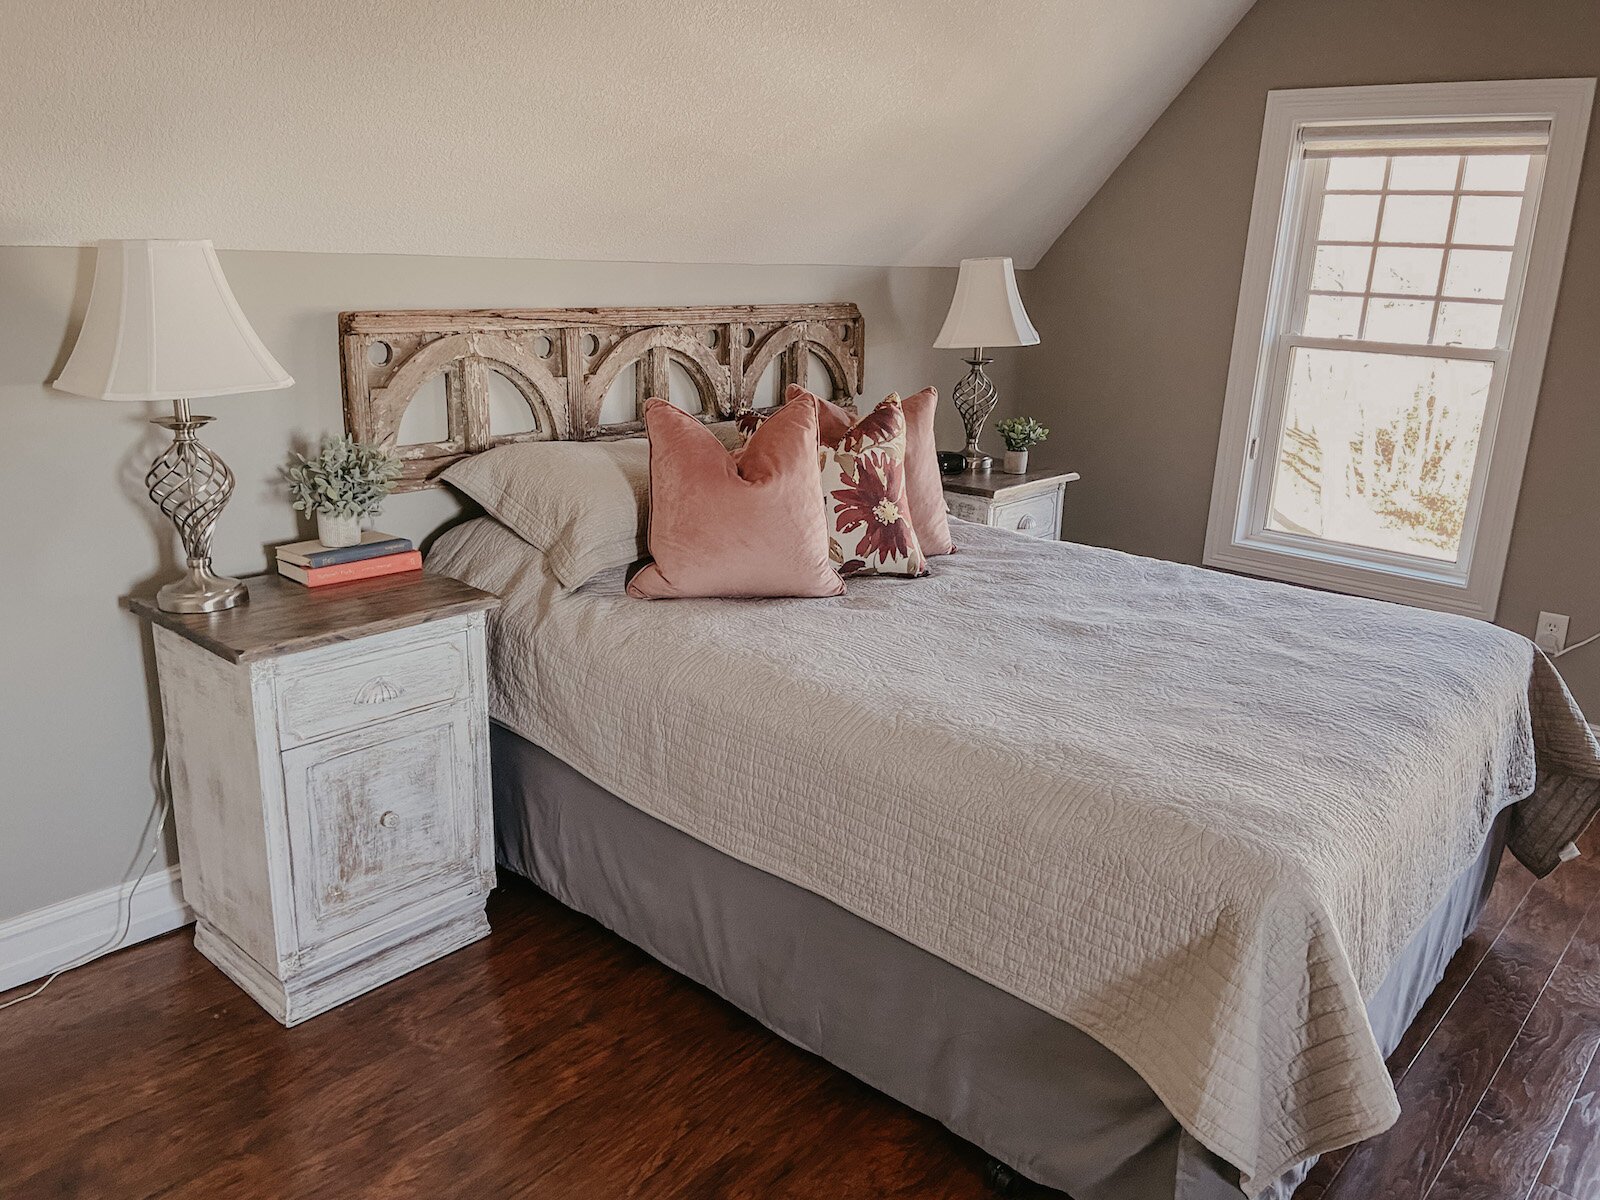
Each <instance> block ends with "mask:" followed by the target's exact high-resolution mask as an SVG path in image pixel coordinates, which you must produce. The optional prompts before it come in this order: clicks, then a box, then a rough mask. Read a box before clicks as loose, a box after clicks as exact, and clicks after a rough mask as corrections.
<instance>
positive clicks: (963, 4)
mask: <svg viewBox="0 0 1600 1200" xmlns="http://www.w3.org/2000/svg"><path fill="white" fill-rule="evenodd" d="M1249 4H1250V0H991V2H988V3H983V2H979V0H854V2H850V0H743V2H740V0H612V2H610V3H602V2H598V0H594V2H585V0H523V2H521V3H518V2H516V0H434V2H432V3H423V2H421V0H393V2H388V3H384V2H380V0H339V2H332V0H329V2H311V0H282V2H274V3H262V2H261V0H145V2H136V0H6V2H5V3H4V4H3V5H0V13H3V15H4V28H3V33H0V104H3V112H4V120H3V122H0V164H3V169H0V244H8V245H18V244H20V245H38V244H45V245H53V244H68V245H70V244H76V243H80V242H86V241H92V240H94V239H96V238H101V237H178V236H184V237H210V238H213V239H214V240H215V241H216V242H217V244H218V245H220V246H224V247H229V248H239V249H258V250H319V251H344V252H366V253H382V252H394V253H408V254H451V255H492V256H499V257H535V258H568V259H572V258H577V259H625V260H643V261H662V262H747V263H750V262H753V263H839V264H884V265H929V264H949V263H954V262H956V261H957V260H958V259H960V258H962V257H965V256H972V255H979V254H1010V255H1013V256H1014V257H1015V258H1016V259H1017V261H1018V263H1019V265H1023V266H1028V265H1032V264H1033V263H1034V262H1035V261H1037V259H1038V258H1039V256H1040V255H1041V254H1042V253H1043V252H1044V251H1045V250H1046V249H1047V248H1048V247H1049V245H1050V244H1051V242H1053V241H1054V240H1055V238H1056V236H1057V235H1058V234H1059V233H1060V232H1061V230H1062V229H1064V228H1065V227H1066V225H1067V223H1068V222H1069V221H1070V220H1071V219H1072V217H1073V216H1075V215H1076V213H1077V212H1078V210H1079V209H1080V208H1081V207H1082V205H1083V204H1084V203H1085V202H1086V201H1087V200H1088V198H1089V197H1090V196H1092V195H1093V194H1094V192H1095V190H1096V189H1097V188H1098V187H1099V186H1100V184H1101V183H1102V182H1104V180H1105V178H1106V176H1107V175H1109V174H1110V172H1111V170H1112V169H1113V168H1114V167H1115V166H1116V164H1117V163H1118V162H1119V161H1121V159H1122V156H1123V155H1124V154H1126V153H1127V151H1128V150H1129V149H1130V148H1131V147H1132V146H1133V144H1134V143H1135V142H1136V141H1137V140H1138V138H1139V137H1140V136H1141V135H1142V134H1143V133H1144V131H1145V130H1146V129H1147V128H1148V127H1149V125H1150V123H1151V122H1152V121H1154V119H1155V118H1156V117H1157V116H1158V115H1159V114H1160V113H1161V111H1162V109H1163V108H1165V107H1166V105H1167V103H1168V102H1169V101H1170V100H1171V99H1172V98H1173V96H1175V95H1176V94H1177V92H1178V91H1179V89H1180V88H1181V87H1182V86H1183V85H1184V84H1185V83H1186V82H1187V81H1188V80H1189V78H1190V76H1191V75H1193V74H1194V72H1195V71H1196V70H1197V69H1198V68H1199V66H1200V64H1201V63H1203V62H1204V61H1205V59H1206V58H1207V56H1209V55H1210V53H1211V51H1212V50H1213V49H1214V48H1215V47H1216V45H1217V44H1218V43H1219V42H1220V41H1221V40H1222V38H1223V37H1224V36H1225V35H1226V34H1227V32H1228V30H1229V29H1231V28H1232V26H1233V24H1234V23H1235V22H1236V21H1237V20H1238V18H1239V17H1240V16H1242V15H1243V13H1244V11H1245V10H1246V9H1247V8H1248V7H1249Z"/></svg>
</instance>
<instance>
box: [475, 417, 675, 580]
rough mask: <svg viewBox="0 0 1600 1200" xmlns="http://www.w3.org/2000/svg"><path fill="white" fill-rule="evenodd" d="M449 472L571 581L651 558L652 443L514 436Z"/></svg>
mask: <svg viewBox="0 0 1600 1200" xmlns="http://www.w3.org/2000/svg"><path fill="white" fill-rule="evenodd" d="M444 480H445V482H446V483H448V484H450V485H451V486H452V487H457V488H460V489H461V490H462V491H463V492H465V493H466V494H467V495H469V496H471V497H472V498H473V499H474V500H476V501H477V502H478V503H479V504H481V505H483V507H484V509H485V510H486V511H487V512H488V513H489V515H490V516H492V517H494V518H495V519H496V520H497V521H499V522H500V523H501V524H502V525H504V526H506V527H507V528H508V529H510V530H512V532H514V533H516V534H517V535H518V536H520V537H521V538H522V539H523V540H524V541H526V542H528V543H529V544H531V545H532V546H534V547H535V548H536V549H538V550H540V551H542V552H543V553H544V556H545V561H546V562H547V563H548V564H549V566H550V569H551V570H552V571H554V572H555V576H556V578H557V579H559V580H560V581H561V585H562V586H563V587H568V588H576V587H582V586H583V585H584V584H585V583H587V582H588V581H589V580H590V579H592V578H593V577H594V576H595V575H597V574H598V573H599V572H601V571H604V570H607V569H608V568H611V567H620V566H623V565H625V564H627V563H631V562H635V561H637V560H638V559H641V558H644V557H645V556H646V554H647V553H648V550H647V548H646V540H645V539H646V534H647V532H648V530H649V525H650V521H649V512H650V444H649V442H647V441H646V440H645V439H644V438H642V437H637V438H623V439H621V440H618V441H611V442H514V443H512V444H510V445H507V446H496V447H495V448H494V449H492V450H485V451H483V452H482V453H481V454H474V455H473V456H472V457H471V458H464V459H462V460H461V461H460V462H458V463H456V464H455V465H454V466H452V467H451V468H450V469H449V470H447V471H445V473H444Z"/></svg>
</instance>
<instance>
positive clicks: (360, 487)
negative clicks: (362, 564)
mask: <svg viewBox="0 0 1600 1200" xmlns="http://www.w3.org/2000/svg"><path fill="white" fill-rule="evenodd" d="M283 474H284V478H285V480H287V481H288V484H289V495H290V496H291V497H293V499H294V506H295V508H297V509H299V510H300V511H301V512H303V513H308V514H309V513H316V515H317V540H318V541H320V542H321V543H322V544H323V545H324V546H354V545H355V544H356V543H358V542H359V541H361V522H362V521H363V520H364V519H365V518H367V517H370V516H372V515H373V514H374V513H375V512H377V511H378V510H379V509H380V508H382V507H383V502H384V499H385V498H386V497H387V496H388V495H389V493H390V492H391V491H393V490H394V485H395V480H397V479H399V478H400V460H399V459H398V458H396V457H395V456H394V455H393V454H391V453H390V452H389V451H387V450H385V449H383V448H382V447H381V446H370V445H367V444H366V443H364V442H358V441H356V440H355V439H354V438H352V437H350V436H348V435H346V436H344V437H329V438H326V439H324V440H323V443H322V448H321V450H319V451H318V452H317V455H316V457H315V458H307V457H306V456H305V455H304V454H291V455H290V460H289V465H288V466H287V467H285V468H284V470H283Z"/></svg>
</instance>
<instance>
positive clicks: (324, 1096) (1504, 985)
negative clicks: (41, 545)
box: [0, 825, 1600, 1200]
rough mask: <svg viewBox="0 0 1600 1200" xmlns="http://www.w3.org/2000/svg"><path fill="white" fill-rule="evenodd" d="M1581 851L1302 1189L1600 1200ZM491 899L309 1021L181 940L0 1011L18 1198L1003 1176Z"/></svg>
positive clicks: (703, 1189)
mask: <svg viewBox="0 0 1600 1200" xmlns="http://www.w3.org/2000/svg"><path fill="white" fill-rule="evenodd" d="M1584 848H1585V849H1586V850H1587V851H1588V856H1587V857H1585V858H1584V859H1581V860H1579V861H1577V862H1574V863H1570V864H1568V865H1567V866H1566V867H1563V868H1562V869H1561V870H1559V871H1557V872H1556V873H1555V874H1554V875H1553V876H1551V877H1550V878H1549V879H1546V880H1543V881H1541V882H1538V883H1535V882H1534V881H1533V880H1532V878H1531V877H1530V876H1529V875H1528V873H1527V872H1526V871H1524V870H1523V869H1522V868H1521V867H1519V866H1518V865H1517V864H1516V863H1515V862H1512V861H1510V860H1509V859H1508V860H1507V864H1506V866H1505V868H1504V870H1503V871H1502V872H1501V877H1500V882H1499V884H1498V885H1497V887H1496V889H1495V892H1494V895H1493V897H1492V899H1491V901H1490V903H1489V908H1488V910H1487V911H1486V913H1485V914H1484V918H1483V921H1482V923H1481V925H1480V928H1479V931H1478V932H1477V933H1476V934H1474V935H1473V937H1472V938H1471V940H1470V941H1469V942H1468V943H1467V944H1466V946H1464V947H1463V948H1462V950H1461V952H1460V954H1458V955H1457V957H1456V959H1455V961H1454V962H1453V963H1452V965H1451V968H1450V972H1449V975H1448V976H1447V978H1446V980H1445V982H1444V984H1443V985H1442V986H1441V988H1440V989H1439V991H1438V992H1437V993H1436V995H1435V996H1434V997H1433V999H1432V1000H1431V1001H1430V1002H1429V1004H1428V1006H1427V1008H1426V1010H1425V1011H1424V1012H1423V1014H1422V1016H1421V1018H1420V1019H1419V1020H1418V1021H1417V1023H1416V1025H1415V1026H1414V1027H1413V1029H1412V1031H1411V1033H1410V1035H1409V1036H1408V1037H1407V1039H1406V1042H1405V1044H1404V1045H1403V1046H1401V1048H1400V1049H1399V1050H1398V1051H1397V1052H1396V1054H1395V1055H1394V1058H1393V1060H1392V1062H1391V1070H1392V1072H1393V1074H1394V1077H1395V1081H1396V1086H1397V1087H1398V1088H1399V1092H1400V1101H1401V1105H1402V1107H1403V1109H1404V1113H1403V1115H1402V1116H1401V1118H1400V1122H1399V1124H1398V1125H1397V1126H1396V1127H1395V1128H1394V1129H1393V1130H1391V1131H1390V1132H1389V1133H1388V1134H1386V1135H1384V1136H1383V1137H1381V1138H1378V1139H1375V1140H1374V1141H1372V1142H1369V1143H1366V1144H1365V1145H1363V1146H1362V1147H1360V1148H1359V1149H1357V1150H1355V1151H1353V1152H1342V1153H1339V1154H1335V1155H1332V1156H1330V1157H1328V1158H1327V1159H1325V1160H1324V1161H1323V1162H1322V1163H1321V1164H1319V1165H1318V1167H1317V1169H1316V1171H1315V1172H1314V1174H1313V1175H1312V1177H1311V1178H1310V1179H1309V1180H1308V1181H1307V1182H1306V1184H1305V1185H1304V1186H1303V1187H1302V1188H1301V1190H1300V1192H1299V1193H1297V1200H1372V1198H1375V1197H1383V1198H1385V1200H1407V1198H1411V1197H1416V1198H1421V1197H1424V1196H1426V1197H1430V1198H1431V1200H1456V1198H1469V1197H1470V1198H1472V1200H1502V1198H1504V1200H1513V1198H1514V1200H1592V1198H1595V1197H1600V1061H1597V1059H1596V1056H1595V1048H1596V1046H1597V1044H1600V825H1597V826H1596V827H1595V828H1592V829H1591V830H1590V832H1589V834H1588V835H1586V839H1585V844H1584ZM490 917H491V920H492V921H493V924H494V933H493V934H492V935H491V936H490V938H488V939H487V940H486V941H483V942H480V943H478V944H477V945H475V946H471V947H469V948H467V949H465V950H461V951H458V952H457V953H455V954H453V955H451V956H450V957H449V958H446V959H444V960H442V961H441V962H438V963H435V964H433V965H431V966H429V967H427V968H424V969H423V970H420V971H417V972H415V973H413V974H412V975H410V976H408V977H406V978H405V979H402V980H399V981H397V982H395V983H393V984H390V985H389V986H388V987H385V988H383V989H381V990H380V991H378V992H375V993H373V994H372V995H370V996H367V997H364V998H362V999H361V1000H358V1001H356V1002H354V1003H351V1004H348V1005H346V1006H344V1007H343V1008H340V1009H337V1010H335V1011H333V1012H331V1013H328V1014H326V1015H324V1016H321V1017H318V1018H316V1019H315V1020H313V1021H311V1022H309V1023H308V1024H306V1025H303V1026H301V1027H299V1028H297V1029H292V1030H285V1029H282V1028H280V1027H279V1026H278V1025H277V1024H275V1023H274V1022H273V1021H272V1020H271V1019H270V1018H268V1017H267V1016H266V1014H264V1013H263V1012H261V1011H260V1010H259V1009H257V1008H256V1007H255V1005H254V1004H253V1003H251V1002H250V1001H249V1000H247V999H246V998H245V997H244V995H243V994H242V993H240V992H239V991H238V990H237V989H235V988H234V986H233V985H232V984H231V983H229V982H228V981H227V980H226V979H224V978H223V976H222V975H221V974H219V973H218V972H217V971H216V970H215V969H214V968H213V967H212V966H211V965H210V964H209V963H207V962H206V961H205V960H204V959H202V958H201V957H200V956H199V955H198V954H197V953H195V951H194V949H193V947H192V946H191V944H190V941H189V935H188V931H183V932H180V933H176V934H171V935H168V936H167V937H164V938H160V939H157V940H155V941H152V942H149V943H146V944H145V945H142V946H139V947H136V948H134V949H131V950H127V951H124V952H122V953H120V954H116V955H113V956H111V957H109V958H106V959H102V960H101V961H99V962H97V963H94V964H92V965H90V966H88V967H86V968H84V969H82V970H80V971H76V972H73V973H71V974H69V975H66V976H63V977H62V978H61V979H59V980H57V982H56V983H55V985H54V986H53V987H52V988H51V989H50V990H49V991H48V992H46V993H45V994H44V995H43V996H41V997H39V998H38V999H36V1000H31V1001H29V1002H27V1003H26V1004H22V1005H19V1006H17V1007H16V1008H12V1009H9V1010H7V1011H5V1012H3V1013H0V1114H4V1120H0V1196H4V1197H6V1198H8V1200H12V1198H20V1197H36V1196H37V1197H47V1196H48V1197H61V1196H71V1197H94V1198H96V1200H98V1198H101V1197H107V1198H111V1197H115V1198H117V1200H125V1198H131V1197H145V1196H161V1197H205V1198H206V1200H216V1198H220V1197H324V1196H326V1197H366V1196H381V1197H429V1198H432V1197H453V1196H470V1197H475V1198H479V1197H493V1198H499V1197H513V1196H538V1197H556V1198H561V1197H569V1196H570V1197H582V1198H584V1200H605V1198H609V1197H623V1196H642V1197H693V1198H695V1200H713V1198H716V1197H808V1198H809V1197H817V1198H823V1197H826V1198H829V1200H833V1198H846V1197H849V1198H854V1197H935V1198H950V1200H955V1198H959V1197H970V1198H982V1197H986V1196H988V1195H989V1192H988V1190H987V1188H986V1186H985V1184H984V1181H983V1173H982V1168H983V1162H984V1156H983V1155H982V1153H980V1152H979V1151H977V1150H976V1149H975V1148H973V1147H972V1146H969V1145H967V1144H966V1143H964V1142H962V1141H960V1140H959V1139H957V1138H956V1137H954V1136H953V1135H951V1134H949V1133H947V1132H945V1131H944V1130H943V1129H942V1128H941V1127H939V1126H938V1125H936V1124H935V1123H933V1122H932V1121H929V1120H926V1119H924V1118H922V1117H919V1116H917V1115H916V1114H915V1113H912V1112H910V1111H908V1110H907V1109H905V1108H903V1107H901V1106H900V1105H898V1104H896V1103H894V1102H893V1101H891V1100H889V1099H887V1098H885V1097H883V1096H881V1095H879V1094H877V1093H875V1092H873V1091H872V1090H871V1089H869V1088H867V1087H865V1086H863V1085H861V1084H859V1083H856V1082H855V1081H854V1080H852V1079H850V1078H848V1077H847V1076H845V1075H843V1074H841V1073H840V1072H838V1071H835V1070H833V1069H832V1068H830V1067H829V1066H827V1065H826V1064H824V1063H822V1062H820V1061H819V1060H817V1059H815V1058H813V1057H811V1056H810V1055H808V1054H805V1053H804V1052H802V1051H799V1050H796V1049H795V1048H793V1047H792V1046H790V1045H788V1044H787V1043H785V1042H783V1041H781V1040H779V1039H778V1038H776V1037H774V1036H772V1035H771V1034H769V1033H767V1032H766V1031H765V1030H763V1029H762V1028H760V1027H759V1026H757V1025H756V1024H755V1023H754V1022H752V1021H750V1020H749V1019H747V1018H746V1017H744V1016H743V1015H741V1014H740V1013H739V1012H737V1011H735V1010H734V1009H732V1008H730V1007H729V1006H728V1005H726V1004H724V1003H722V1002H721V1001H720V1000H718V999H716V998H715V997H713V996H712V995H710V994H709V993H707V992H705V991H703V990H702V989H700V988H698V987H696V986H694V985H693V984H690V983H688V982H686V981H684V980H683V979H681V978H680V977H678V976H676V975H674V974H673V973H672V972H670V971H668V970H666V969H665V968H663V967H661V966H659V965H657V964H656V963H655V962H653V961H652V960H650V959H649V958H647V957H646V956H645V955H643V954H642V953H640V952H639V951H637V950H634V949H633V948H632V947H630V946H628V945H626V944H625V943H623V942H621V941H619V940H618V939H616V938H615V937H613V936H611V935H610V934H609V933H607V932H606V931H605V930H603V929H601V928H599V927H598V926H596V925H595V924H593V923H592V922H590V921H588V920H586V919H584V918H582V917H579V916H576V915H574V914H573V913H571V912H568V911H567V910H565V909H563V908H561V907H560V906H558V905H557V904H555V903H554V902H553V901H551V900H549V899H548V898H546V897H544V896H543V895H542V894H540V893H539V892H537V891H535V890H534V889H532V888H531V887H530V886H528V885H527V884H524V883H521V882H519V881H508V882H507V883H506V884H505V886H503V887H502V888H501V889H500V890H499V891H497V892H496V893H495V897H494V899H493V901H492V902H491V905H490ZM0 998H3V997H0ZM1047 1194H1050V1195H1053V1194H1054V1193H1045V1192H1043V1191H1042V1190H1039V1191H1036V1192H1035V1193H1034V1195H1036V1196H1044V1195H1047Z"/></svg>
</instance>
